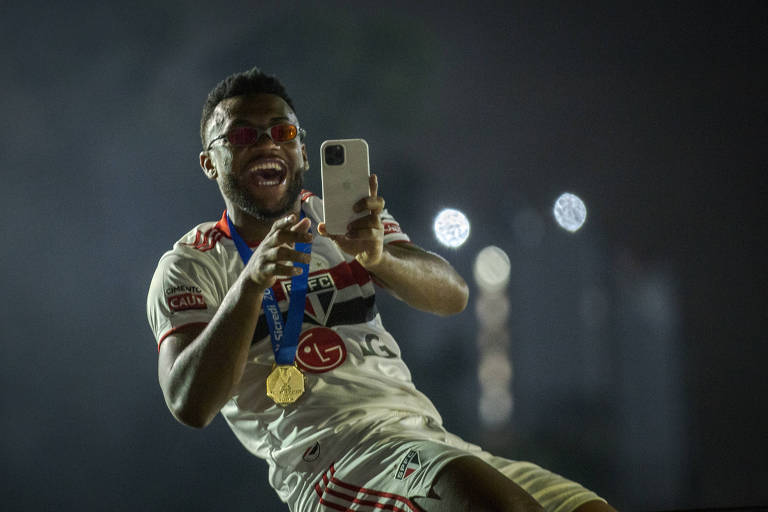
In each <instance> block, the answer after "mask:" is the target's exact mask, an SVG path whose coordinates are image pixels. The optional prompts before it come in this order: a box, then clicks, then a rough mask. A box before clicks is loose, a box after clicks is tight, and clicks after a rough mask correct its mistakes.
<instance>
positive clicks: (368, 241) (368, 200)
mask: <svg viewBox="0 0 768 512" xmlns="http://www.w3.org/2000/svg"><path fill="white" fill-rule="evenodd" d="M368 186H369V190H370V195H369V196H368V197H364V198H363V199H361V200H360V201H358V202H357V203H355V206H354V209H355V211H356V212H363V211H366V210H368V211H369V212H370V213H369V214H368V215H366V216H365V217H361V218H359V219H357V220H354V221H352V222H350V223H349V225H348V226H347V232H346V233H345V234H344V235H331V234H330V233H328V232H327V231H326V229H325V222H321V223H320V224H319V225H318V226H317V232H318V233H320V235H322V236H326V237H328V238H330V239H332V240H333V241H334V242H336V243H337V244H338V246H339V247H340V248H341V250H342V251H344V252H345V253H347V254H351V255H352V256H354V257H355V259H356V260H357V261H358V262H359V263H360V264H361V265H362V266H364V267H366V268H370V267H372V266H375V265H376V264H377V263H379V261H381V257H382V252H383V250H384V225H383V224H382V222H381V211H382V210H383V209H384V199H383V198H381V197H379V196H378V190H379V181H378V178H377V177H376V175H375V174H371V176H370V177H369V178H368Z"/></svg>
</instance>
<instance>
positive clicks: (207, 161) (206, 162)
mask: <svg viewBox="0 0 768 512" xmlns="http://www.w3.org/2000/svg"><path fill="white" fill-rule="evenodd" d="M200 167H201V168H202V169H203V174H205V176H206V177H207V178H208V179H209V180H215V179H216V178H217V177H218V175H219V173H218V172H217V171H216V167H214V165H213V159H211V155H210V154H209V153H208V151H201V152H200Z"/></svg>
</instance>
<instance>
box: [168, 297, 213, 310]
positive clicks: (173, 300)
mask: <svg viewBox="0 0 768 512" xmlns="http://www.w3.org/2000/svg"><path fill="white" fill-rule="evenodd" d="M166 300H167V301H168V307H169V308H171V311H186V310H187V309H206V307H207V306H206V305H205V299H204V298H203V295H202V294H201V293H179V294H177V295H171V296H170V297H166Z"/></svg>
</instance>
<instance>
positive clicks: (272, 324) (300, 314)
mask: <svg viewBox="0 0 768 512" xmlns="http://www.w3.org/2000/svg"><path fill="white" fill-rule="evenodd" d="M301 218H302V219H303V218H304V211H302V212H301ZM227 226H229V233H230V235H231V236H232V241H233V242H235V247H237V252H238V253H240V259H242V260H243V264H247V263H248V260H249V259H251V255H252V254H253V251H252V250H251V248H250V247H248V244H246V243H245V240H243V237H242V236H240V233H238V232H237V229H235V226H234V225H233V224H232V221H231V220H229V214H228V213H227ZM294 245H295V249H296V250H297V251H301V252H303V253H306V254H310V253H311V252H312V244H311V243H297V244H294ZM293 265H294V266H296V267H300V268H301V269H302V272H301V274H299V275H296V276H293V277H292V278H291V290H290V299H289V305H288V318H287V320H286V322H285V323H283V315H282V314H281V313H280V307H279V306H278V304H277V299H276V298H275V292H273V291H272V288H267V289H266V290H265V291H264V297H263V298H262V300H261V307H262V309H263V310H264V317H265V318H266V319H267V326H268V327H269V337H270V338H271V340H272V350H273V351H274V353H275V362H276V363H277V364H281V365H285V364H293V360H294V359H295V358H296V347H297V346H298V345H299V334H301V324H302V321H303V320H304V299H305V298H306V295H307V282H308V280H309V265H308V264H306V263H294V264H293Z"/></svg>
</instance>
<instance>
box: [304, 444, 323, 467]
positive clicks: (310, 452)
mask: <svg viewBox="0 0 768 512" xmlns="http://www.w3.org/2000/svg"><path fill="white" fill-rule="evenodd" d="M319 456H320V443H318V442H317V441H315V444H313V445H312V446H310V447H309V448H307V451H305V452H304V455H303V456H302V457H301V458H302V459H304V462H312V461H314V460H317V458H318V457H319Z"/></svg>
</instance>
